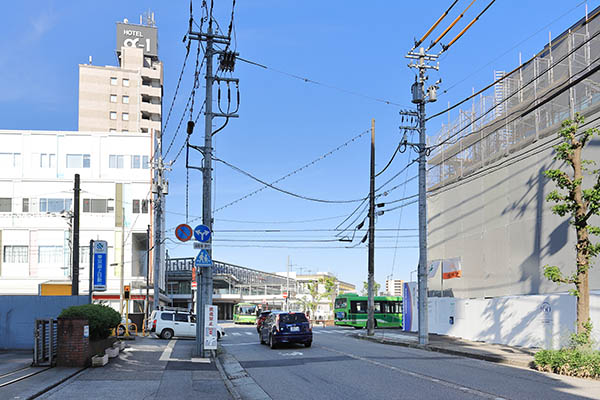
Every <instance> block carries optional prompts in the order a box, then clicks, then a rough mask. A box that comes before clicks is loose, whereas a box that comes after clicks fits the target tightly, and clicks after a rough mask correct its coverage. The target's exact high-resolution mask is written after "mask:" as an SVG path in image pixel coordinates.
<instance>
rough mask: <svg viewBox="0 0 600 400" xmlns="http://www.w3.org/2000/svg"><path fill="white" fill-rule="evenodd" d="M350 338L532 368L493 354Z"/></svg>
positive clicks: (359, 337)
mask: <svg viewBox="0 0 600 400" xmlns="http://www.w3.org/2000/svg"><path fill="white" fill-rule="evenodd" d="M351 336H354V337H355V338H357V339H361V340H369V341H371V342H376V343H381V344H390V345H393V346H402V347H409V348H412V349H418V350H426V351H434V352H437V353H444V354H451V355H454V356H461V357H467V358H474V359H477V360H483V361H489V362H495V363H498V364H505V365H512V366H516V367H524V368H533V361H531V362H524V361H520V360H514V359H508V358H504V357H502V356H496V355H493V354H478V353H471V352H468V351H461V350H455V349H448V348H445V347H439V346H435V345H433V346H432V345H421V344H419V343H410V342H402V341H397V340H390V339H385V338H383V339H380V338H376V337H367V336H363V335H360V334H354V335H351Z"/></svg>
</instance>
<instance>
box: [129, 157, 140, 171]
mask: <svg viewBox="0 0 600 400" xmlns="http://www.w3.org/2000/svg"><path fill="white" fill-rule="evenodd" d="M140 162H141V160H140V156H131V168H135V169H139V168H140V167H141V165H140Z"/></svg>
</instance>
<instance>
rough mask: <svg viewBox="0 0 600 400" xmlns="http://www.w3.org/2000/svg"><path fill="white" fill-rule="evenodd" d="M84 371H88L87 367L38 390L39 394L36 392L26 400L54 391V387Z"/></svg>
mask: <svg viewBox="0 0 600 400" xmlns="http://www.w3.org/2000/svg"><path fill="white" fill-rule="evenodd" d="M86 369H88V367H83V368H81V369H80V370H79V371H75V372H74V373H72V374H71V375H69V376H66V377H64V378H62V379H61V380H59V381H58V382H55V383H53V384H52V385H50V386H48V387H46V388H44V389H42V390H40V391H39V392H37V393H36V394H34V395H32V396H29V397H28V398H27V400H31V399H35V398H37V397H40V396H41V395H43V394H44V393H46V392H49V391H50V390H52V389H54V388H55V387H57V386H59V385H61V384H63V383H65V382H66V381H68V380H69V379H71V378H72V377H74V376H75V375H78V374H80V373H82V372H83V371H85V370H86Z"/></svg>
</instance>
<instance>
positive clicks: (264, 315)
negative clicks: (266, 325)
mask: <svg viewBox="0 0 600 400" xmlns="http://www.w3.org/2000/svg"><path fill="white" fill-rule="evenodd" d="M269 314H271V310H265V311H261V313H260V314H258V317H257V318H256V332H258V333H259V334H260V327H261V325H262V324H263V322H265V319H267V317H268V316H269Z"/></svg>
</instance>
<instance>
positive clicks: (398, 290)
mask: <svg viewBox="0 0 600 400" xmlns="http://www.w3.org/2000/svg"><path fill="white" fill-rule="evenodd" d="M403 283H404V281H403V280H401V279H386V281H385V292H386V293H387V294H388V295H389V296H402V284H403Z"/></svg>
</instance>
